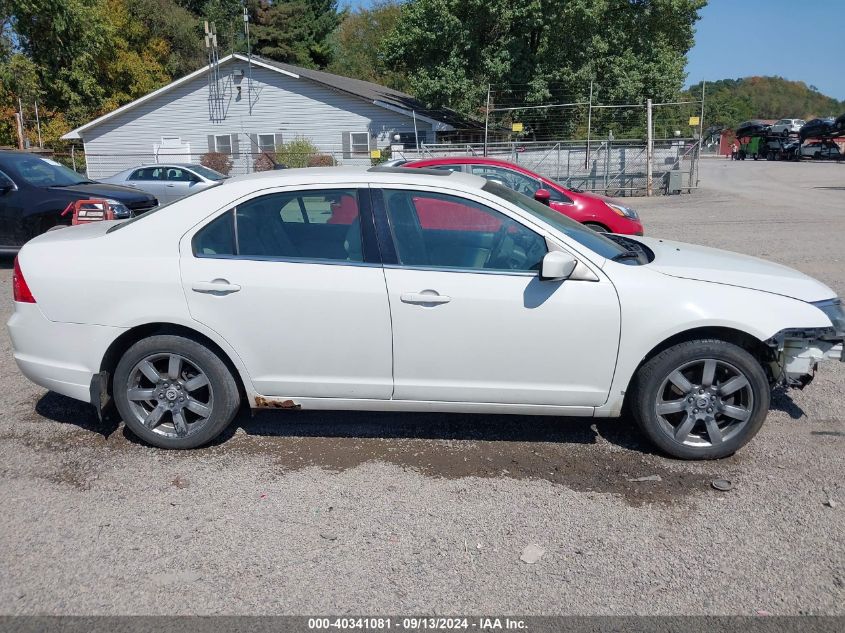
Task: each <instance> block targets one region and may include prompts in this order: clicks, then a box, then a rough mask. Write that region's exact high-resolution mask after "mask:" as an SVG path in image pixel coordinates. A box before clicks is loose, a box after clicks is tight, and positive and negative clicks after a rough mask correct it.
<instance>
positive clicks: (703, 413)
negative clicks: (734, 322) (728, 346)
mask: <svg viewBox="0 0 845 633" xmlns="http://www.w3.org/2000/svg"><path fill="white" fill-rule="evenodd" d="M654 406H655V412H656V413H657V419H658V422H659V424H660V428H661V430H662V431H663V432H664V433H666V434H667V435H668V436H669V437H670V438H671V439H672V440H674V441H675V442H678V443H680V444H684V445H686V446H695V447H707V446H716V445H719V444H721V443H723V442H726V441H728V440H730V439H731V438H733V437H734V436H736V435H737V434H738V433H740V432H741V431H742V429H743V428H744V427H745V426H746V425H747V424H748V423H749V421H750V420H751V417H752V413H753V410H754V392H753V390H752V388H751V383H750V381H749V379H748V377H747V376H746V375H745V374H744V373H743V372H742V371H740V370H739V369H737V368H736V367H735V366H734V365H732V364H730V363H727V362H725V361H722V360H718V359H715V358H705V359H700V360H694V361H691V362H688V363H684V364H683V365H681V366H679V367H677V368H676V369H675V370H674V371H672V372H670V373H669V375H668V376H667V377H666V378H665V379H664V380H663V383H662V384H661V386H660V389H658V392H657V398H656V400H655V405H654Z"/></svg>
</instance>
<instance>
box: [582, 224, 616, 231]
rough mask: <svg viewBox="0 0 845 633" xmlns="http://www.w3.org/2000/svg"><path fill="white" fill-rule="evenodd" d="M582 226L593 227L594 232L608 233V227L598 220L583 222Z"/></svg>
mask: <svg viewBox="0 0 845 633" xmlns="http://www.w3.org/2000/svg"><path fill="white" fill-rule="evenodd" d="M584 226H587V227H589V228H591V229H593V230H594V231H595V232H596V233H610V229H609V228H607V227H606V226H605V225H604V224H599V223H598V222H584Z"/></svg>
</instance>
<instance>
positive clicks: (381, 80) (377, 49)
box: [328, 0, 408, 90]
mask: <svg viewBox="0 0 845 633" xmlns="http://www.w3.org/2000/svg"><path fill="white" fill-rule="evenodd" d="M401 10H402V9H401V5H400V4H399V2H398V1H397V0H380V1H378V2H376V3H375V4H373V6H372V7H370V8H361V9H359V10H357V11H354V12H351V13H348V14H347V15H346V17H345V18H344V19H343V21H342V22H341V23H340V26H338V28H337V30H336V31H335V33H334V36H333V42H334V54H333V56H332V62H331V64H330V65H329V68H328V69H329V71H330V72H333V73H336V74H338V75H343V76H345V77H354V78H356V79H363V80H364V81H372V82H373V83H377V84H381V85H383V86H389V87H391V88H395V89H397V90H407V89H408V82H407V80H406V78H405V76H404V75H403V74H402V73H398V72H394V70H393V69H392V68H391V66H390V65H389V64H388V63H387V61H386V60H385V55H384V51H383V50H382V46H381V44H382V41H383V40H384V39H385V37H387V36H388V35H389V34H390V33H392V32H393V30H394V29H395V28H396V25H397V23H398V22H399V16H400V13H401Z"/></svg>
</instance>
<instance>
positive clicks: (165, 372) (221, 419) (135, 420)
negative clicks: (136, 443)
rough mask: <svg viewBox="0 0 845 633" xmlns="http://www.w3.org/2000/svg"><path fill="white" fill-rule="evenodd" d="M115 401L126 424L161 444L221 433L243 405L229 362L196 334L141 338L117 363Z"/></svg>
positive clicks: (202, 440)
mask: <svg viewBox="0 0 845 633" xmlns="http://www.w3.org/2000/svg"><path fill="white" fill-rule="evenodd" d="M113 393H114V400H115V404H116V405H117V409H118V411H119V412H120V415H121V417H122V418H123V421H124V422H125V423H126V426H128V427H129V429H130V430H131V431H132V432H133V433H135V435H137V436H138V437H140V438H141V439H143V440H144V441H146V442H148V443H149V444H152V445H154V446H158V447H161V448H175V449H184V448H196V447H197V446H202V445H203V444H207V443H208V442H210V441H211V440H213V439H214V438H215V437H217V436H218V435H220V433H222V432H223V430H224V429H225V428H226V427H227V426H228V425H229V423H230V422H231V421H232V418H234V416H235V413H236V412H237V410H238V406H239V405H240V395H239V393H238V387H237V384H236V383H235V379H234V377H233V376H232V373H231V371H229V368H228V367H227V366H226V364H225V363H224V362H223V361H222V360H221V359H220V357H219V356H217V354H215V353H214V352H213V351H211V350H210V349H208V348H207V347H206V346H205V345H203V344H201V343H199V342H197V341H194V340H192V339H190V338H186V337H183V336H175V335H159V336H151V337H149V338H146V339H143V340H141V341H138V342H137V343H135V344H134V345H132V347H130V348H129V349H128V350H127V351H126V353H125V354H124V355H123V357H122V358H121V359H120V361H119V362H118V364H117V368H116V369H115V373H114V382H113Z"/></svg>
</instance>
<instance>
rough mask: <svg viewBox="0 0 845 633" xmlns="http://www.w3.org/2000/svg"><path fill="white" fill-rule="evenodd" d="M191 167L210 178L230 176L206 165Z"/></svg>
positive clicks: (219, 178) (204, 176)
mask: <svg viewBox="0 0 845 633" xmlns="http://www.w3.org/2000/svg"><path fill="white" fill-rule="evenodd" d="M191 169H192V170H193V171H195V172H196V173H198V174H199V175H200V176H202V177H203V178H207V179H208V180H223V179H224V178H228V176H224V175H223V174H221V173H220V172H219V171H214V170H213V169H209V168H208V167H206V166H204V165H191Z"/></svg>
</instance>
